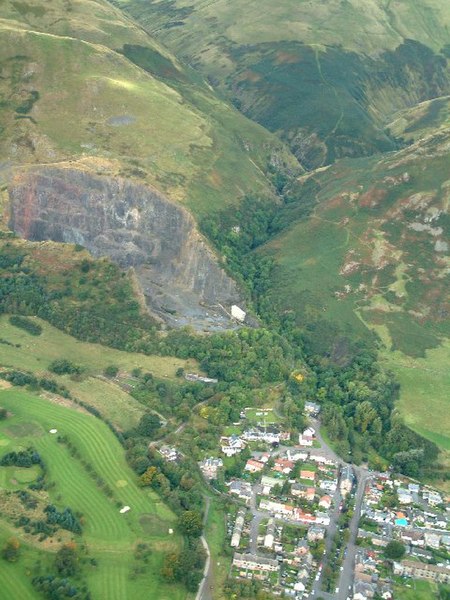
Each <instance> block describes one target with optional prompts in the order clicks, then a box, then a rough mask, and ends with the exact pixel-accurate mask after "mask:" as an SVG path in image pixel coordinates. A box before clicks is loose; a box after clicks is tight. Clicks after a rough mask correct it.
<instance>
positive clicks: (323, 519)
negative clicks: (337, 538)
mask: <svg viewBox="0 0 450 600" xmlns="http://www.w3.org/2000/svg"><path fill="white" fill-rule="evenodd" d="M316 521H317V523H320V524H321V525H325V526H328V525H329V524H330V516H329V515H328V513H323V512H317V513H316Z"/></svg>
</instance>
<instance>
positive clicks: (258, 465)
mask: <svg viewBox="0 0 450 600" xmlns="http://www.w3.org/2000/svg"><path fill="white" fill-rule="evenodd" d="M263 469H264V463H262V462H259V461H258V460H253V459H252V458H250V459H249V460H248V461H247V464H246V465H245V471H248V472H249V473H259V472H260V471H262V470H263Z"/></svg>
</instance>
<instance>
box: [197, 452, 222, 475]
mask: <svg viewBox="0 0 450 600" xmlns="http://www.w3.org/2000/svg"><path fill="white" fill-rule="evenodd" d="M199 466H200V470H201V472H202V473H203V476H204V477H206V479H216V478H217V471H218V469H220V468H222V467H223V460H222V459H221V458H213V457H212V456H210V457H209V458H205V460H203V461H202V462H201V463H200V465H199Z"/></svg>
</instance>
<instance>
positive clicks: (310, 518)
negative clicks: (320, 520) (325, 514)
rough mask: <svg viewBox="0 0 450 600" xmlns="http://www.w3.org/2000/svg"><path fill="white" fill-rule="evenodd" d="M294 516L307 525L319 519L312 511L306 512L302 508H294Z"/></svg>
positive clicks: (296, 519)
mask: <svg viewBox="0 0 450 600" xmlns="http://www.w3.org/2000/svg"><path fill="white" fill-rule="evenodd" d="M292 518H293V519H294V520H295V521H299V522H300V523H304V524H305V525H312V524H313V523H315V522H316V521H317V517H316V516H315V515H312V514H311V513H306V512H304V511H303V510H302V509H301V508H294V510H293V511H292Z"/></svg>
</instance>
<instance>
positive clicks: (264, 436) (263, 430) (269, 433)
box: [242, 427, 280, 444]
mask: <svg viewBox="0 0 450 600" xmlns="http://www.w3.org/2000/svg"><path fill="white" fill-rule="evenodd" d="M242 437H243V438H244V440H247V441H248V442H266V443H267V444H279V443H280V432H279V431H278V429H275V428H274V427H254V428H253V429H247V430H246V431H244V433H243V434H242Z"/></svg>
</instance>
